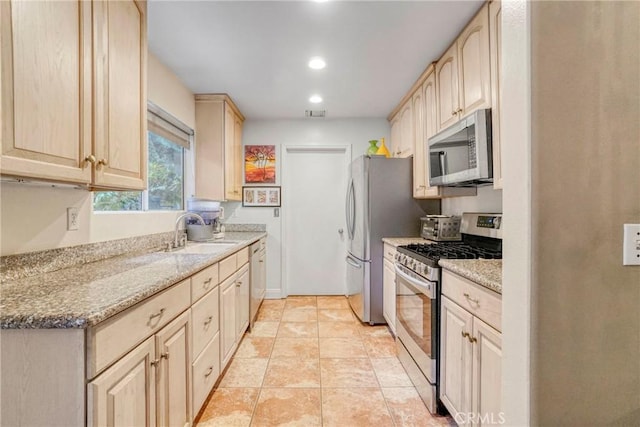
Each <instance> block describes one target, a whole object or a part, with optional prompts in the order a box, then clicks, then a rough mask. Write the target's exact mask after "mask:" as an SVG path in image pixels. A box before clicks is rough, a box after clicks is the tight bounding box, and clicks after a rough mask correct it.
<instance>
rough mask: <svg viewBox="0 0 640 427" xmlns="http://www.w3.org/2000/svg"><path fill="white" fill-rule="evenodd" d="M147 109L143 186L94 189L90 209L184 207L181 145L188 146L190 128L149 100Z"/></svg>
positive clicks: (182, 146) (138, 209) (137, 209)
mask: <svg viewBox="0 0 640 427" xmlns="http://www.w3.org/2000/svg"><path fill="white" fill-rule="evenodd" d="M147 112H148V132H147V150H148V164H147V190H146V191H101V192H96V193H95V194H94V197H93V210H94V211H142V210H152V211H157V210H182V209H183V208H184V184H185V182H184V177H185V173H184V165H185V149H186V150H188V149H189V148H190V146H191V137H192V135H193V130H192V129H190V128H189V127H187V126H186V125H185V124H183V123H182V122H180V121H179V120H177V119H176V118H174V117H173V116H171V115H170V114H169V113H167V112H166V111H164V110H162V109H161V108H159V107H158V106H156V105H154V104H153V103H151V102H149V103H148V111H147ZM187 153H188V151H187Z"/></svg>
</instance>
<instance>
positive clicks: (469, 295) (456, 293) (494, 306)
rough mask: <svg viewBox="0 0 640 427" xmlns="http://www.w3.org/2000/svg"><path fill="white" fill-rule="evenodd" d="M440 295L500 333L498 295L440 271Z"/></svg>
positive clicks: (500, 305) (500, 322) (462, 278)
mask: <svg viewBox="0 0 640 427" xmlns="http://www.w3.org/2000/svg"><path fill="white" fill-rule="evenodd" d="M442 294H443V295H446V296H447V297H449V299H451V300H452V301H454V302H455V303H456V304H458V305H459V306H460V307H463V308H464V309H465V310H467V311H468V312H470V313H471V314H473V315H474V316H476V317H478V318H480V319H482V320H484V321H485V322H486V323H488V324H489V325H491V326H493V327H494V328H495V329H497V330H498V331H502V297H501V296H500V294H498V293H496V292H493V291H490V290H488V289H486V288H484V287H482V286H480V285H477V284H475V283H473V282H472V281H470V280H467V279H465V278H464V277H460V276H458V275H457V274H454V273H451V272H449V271H447V270H442Z"/></svg>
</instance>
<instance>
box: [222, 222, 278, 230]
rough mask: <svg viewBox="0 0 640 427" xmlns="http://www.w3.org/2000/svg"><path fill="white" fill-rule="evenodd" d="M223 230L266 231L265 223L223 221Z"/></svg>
mask: <svg viewBox="0 0 640 427" xmlns="http://www.w3.org/2000/svg"><path fill="white" fill-rule="evenodd" d="M224 229H225V231H267V224H230V223H224Z"/></svg>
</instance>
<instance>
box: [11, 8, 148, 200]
mask: <svg viewBox="0 0 640 427" xmlns="http://www.w3.org/2000/svg"><path fill="white" fill-rule="evenodd" d="M92 43H93V45H92ZM146 52H147V37H146V3H144V2H137V1H119V2H93V3H91V2H86V1H68V2H26V1H3V2H0V63H1V67H0V69H1V72H2V85H1V87H0V117H1V128H0V134H1V139H2V157H1V159H2V174H3V175H9V176H16V177H25V178H34V179H44V180H50V181H58V182H68V183H73V184H83V185H87V186H90V187H94V188H113V189H143V188H144V187H145V185H146V178H145V176H146V169H145V165H146V161H145V151H146V150H145V147H146ZM92 114H93V117H92Z"/></svg>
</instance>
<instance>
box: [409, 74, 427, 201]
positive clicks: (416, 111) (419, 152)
mask: <svg viewBox="0 0 640 427" xmlns="http://www.w3.org/2000/svg"><path fill="white" fill-rule="evenodd" d="M411 103H412V106H411V109H412V112H413V197H414V198H417V199H418V198H423V197H424V196H425V190H426V188H427V184H426V178H427V176H426V172H425V155H426V152H425V145H424V144H425V137H424V135H425V133H424V122H425V117H424V86H420V87H419V88H418V90H416V91H415V93H414V94H413V97H412V98H411Z"/></svg>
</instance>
